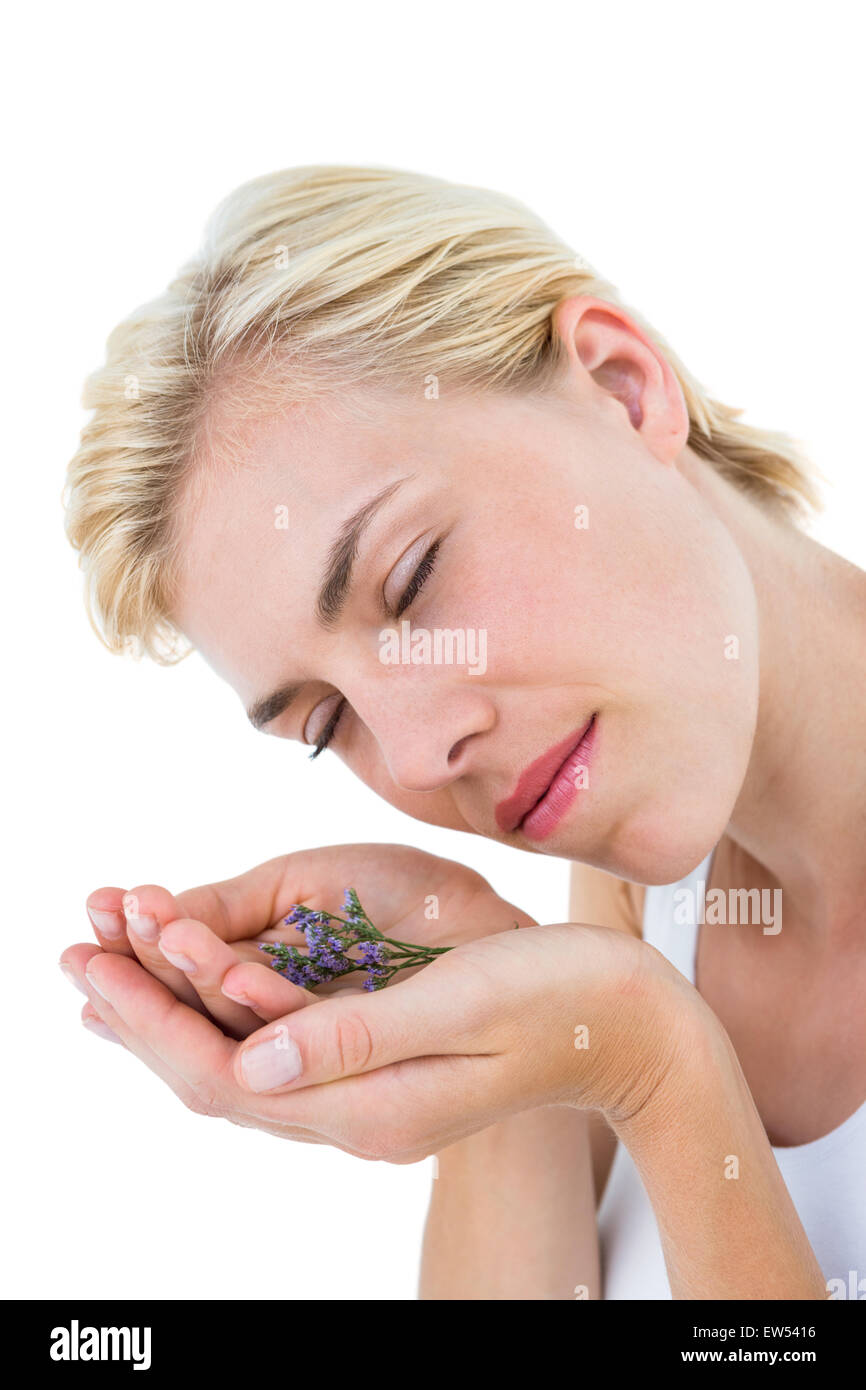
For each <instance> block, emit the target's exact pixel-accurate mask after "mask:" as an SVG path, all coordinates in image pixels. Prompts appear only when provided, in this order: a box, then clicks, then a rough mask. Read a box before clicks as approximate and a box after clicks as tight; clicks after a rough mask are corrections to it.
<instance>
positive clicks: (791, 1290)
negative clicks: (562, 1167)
mask: <svg viewBox="0 0 866 1390" xmlns="http://www.w3.org/2000/svg"><path fill="white" fill-rule="evenodd" d="M704 1007H705V1017H704V1020H703V1026H698V1027H695V1028H694V1029H692V1030H691V1031H690V1032H689V1033H688V1035H687V1036H688V1039H689V1041H688V1046H687V1047H685V1048H684V1049H683V1053H682V1056H681V1058H680V1060H679V1063H678V1066H677V1067H676V1068H674V1069H673V1070H672V1072H671V1073H670V1074H669V1076H668V1077H667V1078H666V1081H665V1083H664V1085H663V1086H661V1087H660V1088H659V1090H658V1091H657V1093H656V1094H655V1095H653V1096H652V1098H651V1099H650V1101H649V1102H648V1103H647V1105H646V1106H645V1107H644V1108H643V1109H642V1110H641V1111H639V1112H638V1114H637V1115H636V1116H635V1117H634V1118H633V1119H631V1120H627V1121H625V1122H624V1123H622V1124H618V1125H617V1131H618V1135H619V1138H620V1140H621V1142H623V1143H625V1144H626V1146H627V1148H628V1150H629V1152H630V1154H631V1156H632V1158H633V1159H634V1162H635V1165H636V1166H637V1169H638V1172H639V1173H640V1176H641V1180H642V1181H643V1184H644V1186H645V1188H646V1191H647V1195H648V1196H649V1199H650V1202H651V1203H652V1206H653V1210H654V1212H655V1216H656V1221H657V1222H658V1228H659V1233H660V1235H661V1241H662V1248H663V1250H664V1256H665V1265H666V1267H667V1272H668V1280H669V1282H670V1286H671V1293H672V1295H673V1297H674V1298H675V1299H709V1298H722V1299H825V1298H826V1297H827V1289H826V1285H825V1282H824V1276H823V1274H822V1273H821V1269H820V1266H819V1264H818V1261H817V1259H816V1257H815V1254H814V1251H813V1250H812V1247H811V1245H810V1244H809V1240H808V1237H807V1236H806V1233H805V1231H804V1229H803V1226H802V1223H801V1221H800V1218H799V1216H798V1214H797V1210H796V1208H795V1206H794V1203H793V1201H792V1200H791V1196H790V1193H789V1192H788V1189H787V1187H786V1186H785V1182H784V1180H783V1178H782V1175H781V1173H780V1172H779V1168H778V1165H777V1163H776V1160H775V1156H774V1154H773V1151H772V1149H771V1147H770V1143H769V1140H768V1139H767V1135H766V1132H765V1130H764V1127H763V1124H762V1123H761V1118H760V1116H759V1114H758V1112H757V1109H756V1108H755V1103H754V1101H753V1099H752V1095H751V1092H750V1091H749V1087H748V1083H747V1082H746V1079H745V1077H744V1075H743V1072H742V1068H741V1067H740V1064H739V1062H738V1060H737V1055H736V1052H735V1051H734V1047H733V1044H732V1043H731V1040H730V1038H729V1037H728V1035H727V1033H726V1032H725V1030H724V1028H723V1027H722V1025H721V1024H720V1023H719V1022H718V1019H716V1017H715V1015H714V1014H713V1013H712V1012H711V1010H710V1009H709V1008H707V1007H706V1006H704ZM699 1022H700V1020H699Z"/></svg>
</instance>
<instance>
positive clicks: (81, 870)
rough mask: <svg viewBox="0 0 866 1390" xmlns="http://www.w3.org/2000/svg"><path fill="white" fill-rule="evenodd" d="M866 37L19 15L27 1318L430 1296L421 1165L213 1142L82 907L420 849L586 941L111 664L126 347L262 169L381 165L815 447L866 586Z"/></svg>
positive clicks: (233, 721) (529, 14)
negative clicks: (572, 264)
mask: <svg viewBox="0 0 866 1390" xmlns="http://www.w3.org/2000/svg"><path fill="white" fill-rule="evenodd" d="M858 14H859V9H858V7H857V6H855V5H853V4H840V3H826V0H825V3H823V4H821V5H820V6H814V5H809V6H801V5H797V4H793V5H792V4H782V3H778V4H777V3H757V4H756V3H750V4H742V3H730V0H728V2H727V3H725V4H721V3H714V4H696V3H684V4H674V3H663V2H661V3H660V0H656V2H655V3H654V4H651V5H647V4H644V3H622V2H620V3H618V4H616V5H611V6H608V5H604V4H600V3H596V4H592V5H583V4H569V5H562V6H561V7H560V6H558V5H552V4H546V3H534V4H532V5H528V6H523V7H516V6H515V7H512V8H509V7H507V6H505V7H503V6H501V5H494V4H472V3H465V0H464V3H460V4H453V3H442V0H440V2H439V3H437V4H435V5H432V6H411V5H406V4H402V5H397V4H379V5H377V4H375V3H374V4H369V5H357V4H349V3H343V4H333V3H332V4H328V5H326V6H322V7H321V9H319V10H318V11H317V8H316V7H315V6H308V5H303V6H293V5H291V4H288V5H287V4H283V3H274V4H267V3H256V2H255V0H245V3H244V4H243V5H231V6H224V7H220V6H214V5H210V4H207V5H205V4H201V5H199V4H184V3H174V4H164V3H153V0H151V2H150V3H148V4H147V5H138V6H129V7H116V6H115V5H108V4H106V5H101V4H93V3H86V4H80V3H79V4H73V5H70V6H65V5H64V6H61V5H56V6H52V5H48V6H44V5H43V6H39V7H35V8H31V9H28V10H27V11H26V13H25V12H24V11H23V8H22V9H19V10H18V12H17V15H16V18H15V20H14V21H13V28H12V34H11V36H10V38H11V42H12V51H11V52H10V54H9V58H8V73H7V77H6V79H5V97H4V101H5V102H7V103H8V110H7V112H6V113H5V118H4V131H5V134H6V141H7V144H8V145H9V148H10V156H9V158H8V160H7V162H6V176H5V182H6V189H5V192H6V194H7V198H8V204H7V208H6V212H5V214H4V227H3V230H4V236H5V237H6V238H7V242H8V245H7V247H6V249H5V252H4V256H3V269H4V276H3V306H4V311H5V313H4V318H5V325H4V327H5V332H4V333H3V335H2V336H3V341H4V346H5V349H6V353H7V364H6V367H5V370H4V373H3V382H4V385H5V386H6V387H7V388H8V394H7V400H6V405H5V409H4V434H5V439H4V444H5V448H4V461H3V462H4V471H3V480H4V497H5V501H6V505H5V509H4V510H5V515H4V525H3V545H2V553H3V564H4V567H5V569H6V571H7V572H6V574H5V576H4V583H3V592H4V596H5V599H6V610H5V617H4V632H3V636H4V641H3V650H4V653H5V657H6V660H5V663H4V675H3V693H4V698H5V701H6V705H7V708H6V712H5V718H4V721H3V727H4V734H5V737H6V746H5V751H4V767H5V768H6V769H8V773H9V775H8V777H7V786H6V793H5V798H4V799H5V809H6V815H7V826H6V830H5V834H4V846H5V848H6V850H7V856H6V864H5V872H4V875H3V885H4V888H5V898H6V912H5V925H6V943H7V945H6V954H5V961H4V967H3V972H4V989H3V995H4V1009H3V1015H4V1024H5V1029H4V1040H3V1066H4V1085H3V1097H4V1101H5V1112H6V1119H7V1125H6V1135H5V1139H4V1142H3V1165H4V1169H5V1176H4V1189H3V1192H4V1206H5V1215H4V1224H5V1227H6V1230H5V1240H4V1245H5V1258H4V1261H3V1266H4V1275H5V1277H6V1279H7V1281H8V1286H7V1288H5V1289H4V1290H3V1292H4V1293H5V1294H7V1295H8V1296H12V1297H43V1298H48V1297H69V1296H77V1297H85V1296H92V1297H101V1296H113V1297H120V1298H135V1297H144V1296H154V1297H165V1298H187V1297H207V1298H217V1297H235V1296H238V1297H243V1298H255V1299H265V1298H293V1297H297V1298H326V1299H353V1298H374V1299H389V1300H391V1299H412V1298H414V1297H415V1280H416V1273H417V1252H418V1243H419V1238H420V1232H421V1227H422V1223H423V1219H424V1212H425V1209H426V1203H427V1198H428V1193H429V1189H430V1184H431V1179H432V1160H427V1161H426V1162H425V1163H422V1164H419V1165H415V1166H412V1167H391V1166H389V1165H386V1164H367V1163H363V1162H362V1161H361V1160H357V1159H352V1158H349V1157H347V1156H346V1155H343V1154H341V1153H338V1152H331V1151H328V1150H327V1149H324V1148H320V1147H308V1146H305V1145H290V1144H286V1143H283V1142H281V1141H278V1140H276V1139H274V1138H271V1137H269V1136H265V1135H262V1134H258V1133H254V1132H252V1131H249V1130H242V1129H236V1128H234V1127H232V1126H230V1125H228V1124H225V1123H217V1122H213V1121H209V1120H206V1119H202V1118H200V1117H195V1116H193V1115H191V1114H189V1113H187V1112H186V1111H185V1110H184V1109H183V1108H182V1106H181V1105H180V1104H179V1103H178V1102H177V1101H176V1100H175V1099H174V1097H173V1096H172V1094H171V1093H170V1092H169V1091H168V1090H167V1089H166V1088H165V1087H164V1086H163V1084H162V1083H161V1082H160V1081H159V1080H157V1079H156V1078H155V1077H154V1076H152V1075H151V1074H150V1073H149V1072H148V1071H146V1070H145V1069H144V1068H143V1067H142V1066H141V1065H140V1064H139V1063H138V1062H137V1061H136V1060H135V1059H134V1058H132V1057H131V1056H130V1055H128V1054H127V1053H125V1052H124V1051H123V1050H121V1049H120V1048H118V1047H112V1046H111V1045H109V1044H107V1043H104V1042H102V1041H100V1040H99V1039H97V1038H95V1037H93V1036H92V1035H90V1034H89V1033H87V1032H86V1031H85V1030H84V1029H83V1028H82V1027H81V1026H80V1024H79V1023H78V1021H77V1020H78V1013H79V1008H80V1005H81V1003H82V1000H81V998H80V996H78V995H77V994H74V993H73V991H72V990H71V988H70V987H69V985H68V984H67V983H66V982H65V980H64V979H63V977H62V976H61V974H60V972H59V970H58V969H57V965H56V962H57V958H58V956H59V955H60V952H61V951H62V950H63V948H64V947H65V946H67V945H69V944H70V943H72V942H73V941H79V940H87V939H89V930H88V926H87V922H86V918H85V913H84V907H83V904H84V899H85V896H86V894H87V893H88V892H89V891H90V890H91V889H92V888H93V887H95V886H98V885H100V884H103V883H119V884H122V885H127V886H131V885H133V884H135V883H140V882H146V881H157V882H164V883H165V884H166V885H167V886H169V887H170V888H173V889H175V890H177V891H179V890H180V889H182V888H183V887H187V886H190V885H191V884H193V883H198V882H204V881H208V880H210V879H214V878H222V877H225V876H226V875H228V874H231V873H235V872H239V871H241V870H243V869H245V868H247V867H249V866H251V865H253V864H255V863H257V862H259V861H261V860H263V859H266V858H269V857H270V856H272V855H274V854H277V853H280V852H282V851H284V850H287V849H293V848H300V847H303V846H307V845H314V844H323V843H340V842H343V841H347V840H357V839H363V840H398V841H405V842H408V843H411V844H415V845H419V846H421V847H423V848H428V849H431V850H434V851H436V852H439V853H445V854H448V855H451V856H452V857H454V858H457V859H462V860H464V861H465V862H467V863H470V864H472V865H474V866H475V867H477V868H479V869H480V870H481V871H482V872H484V873H485V874H487V875H488V876H489V877H491V878H492V880H493V882H494V884H495V885H496V886H497V887H498V889H499V890H500V891H501V892H502V893H503V894H504V895H505V896H506V897H509V898H513V899H515V900H517V901H519V902H520V903H521V904H522V905H523V906H524V907H525V908H526V909H527V910H528V911H530V912H532V913H533V914H534V915H535V916H537V917H538V918H540V919H541V920H542V921H545V920H546V921H557V920H562V919H563V917H564V916H565V915H566V901H567V899H566V883H567V872H566V865H565V864H564V863H563V862H558V861H551V860H546V859H544V858H542V857H540V856H529V855H523V854H518V853H514V852H513V851H510V850H508V849H505V848H504V847H502V846H497V845H495V844H491V843H486V842H484V841H481V840H478V839H475V838H472V837H468V836H464V835H460V834H456V833H452V832H446V831H436V830H434V829H431V828H429V827H427V826H423V825H420V824H417V823H415V822H414V821H412V820H410V819H408V818H407V817H404V816H401V815H400V814H399V813H398V812H397V811H394V810H392V809H391V808H389V807H388V806H387V805H385V804H384V803H378V802H377V801H376V800H375V799H374V798H373V797H372V795H371V793H369V792H368V791H367V790H366V788H364V787H363V786H361V784H360V783H358V784H353V780H352V778H351V776H350V774H349V773H348V771H347V770H346V769H345V768H344V767H343V766H342V764H341V763H340V762H339V761H338V760H337V759H336V758H327V757H326V758H322V759H321V760H320V761H318V762H317V763H316V764H314V765H313V764H310V763H309V762H308V761H307V760H306V759H305V757H304V754H303V752H302V750H301V749H300V747H298V746H295V745H291V744H286V743H284V742H280V741H277V740H274V739H266V738H263V737H262V736H260V735H256V734H254V733H253V732H252V730H251V729H250V727H249V726H248V725H247V723H246V722H245V719H244V717H243V714H242V712H241V709H240V705H239V703H238V701H237V700H236V697H235V696H234V694H233V693H232V692H231V691H230V690H229V689H228V688H227V687H224V686H222V685H221V684H220V683H219V682H218V681H217V679H216V677H214V676H213V675H212V674H211V673H210V672H209V671H208V670H207V669H206V668H205V667H204V665H203V664H202V663H201V662H200V661H199V660H198V659H197V658H195V657H193V658H192V659H191V660H189V661H188V662H186V663H184V664H183V665H182V666H181V667H179V668H178V669H176V670H163V669H159V668H157V667H155V666H152V665H148V664H137V663H134V662H130V661H124V660H121V659H120V658H117V657H113V656H110V655H108V654H107V653H106V652H105V651H104V650H103V649H102V648H101V647H100V645H99V643H98V642H97V640H96V638H95V637H94V636H93V635H92V633H91V631H90V629H89V627H88V625H87V622H86V619H85V617H84V612H83V608H82V604H81V600H80V590H79V581H78V576H77V572H76V562H75V557H74V555H73V553H72V551H71V550H70V549H69V547H68V546H67V544H66V541H65V538H64V535H63V531H62V517H61V509H60V490H61V486H62V482H63V473H64V468H65V464H66V461H67V459H68V458H69V456H70V454H71V453H72V452H73V450H74V448H75V445H76V440H77V434H78V431H79V429H80V427H81V424H82V422H83V419H84V416H83V413H82V411H81V409H80V405H79V397H80V390H81V384H82V381H83V379H84V376H85V375H86V373H87V372H88V371H89V370H90V369H91V368H93V367H94V366H96V365H97V364H98V363H99V362H100V361H101V360H102V352H103V345H104V341H105V338H106V336H107V334H108V332H109V330H110V329H111V328H112V327H113V326H114V324H115V323H116V322H117V321H118V320H119V319H120V318H121V317H123V316H125V314H126V313H127V312H128V311H129V310H131V309H132V308H133V307H134V306H136V305H137V304H139V303H140V302H141V301H143V300H145V299H148V298H150V297H152V296H153V295H154V294H156V293H157V292H159V291H160V290H161V289H162V288H163V286H164V284H165V283H166V282H167V280H168V279H169V277H170V276H171V275H172V274H173V272H174V271H175V270H176V269H177V268H178V267H179V265H180V264H181V263H182V262H183V261H185V260H186V259H187V257H188V256H189V255H190V254H191V253H192V252H194V251H195V249H196V247H197V245H198V241H199V237H200V234H201V230H202V227H203V224H204V220H205V218H206V216H207V214H208V213H209V212H210V210H211V208H212V207H213V206H214V205H215V203H216V202H217V201H218V200H219V199H220V198H221V197H222V196H223V195H224V194H226V193H227V192H229V191H230V190H231V189H232V188H233V187H235V186H236V185H237V184H238V183H240V182H242V181H244V180H246V179H248V178H250V177H253V176H255V175H257V174H259V173H264V172H267V171H269V170H272V169H275V168H280V167H285V166H289V165H297V164H309V163H317V162H334V163H358V164H363V163H372V164H385V165H391V166H396V167H405V168H414V169H418V170H421V171H424V172H427V173H432V174H435V175H438V176H441V177H446V178H451V179H454V180H457V181H460V182H468V183H477V184H483V185H487V186H490V187H495V188H500V189H502V190H504V191H506V192H508V193H510V194H512V195H514V196H517V197H519V198H521V199H522V200H523V201H524V202H526V203H528V204H529V205H530V206H531V207H533V208H534V209H535V210H536V211H538V212H539V213H540V214H541V215H542V216H543V217H545V219H546V220H547V221H548V222H550V223H551V224H552V225H553V226H554V227H555V228H556V230H557V231H559V232H560V233H561V234H562V235H563V236H564V237H565V238H566V239H568V240H569V241H571V243H572V244H573V245H574V247H575V250H577V251H580V252H582V253H583V254H584V255H585V256H586V257H587V258H588V259H589V260H590V261H591V262H592V263H593V264H594V265H595V266H596V267H597V268H598V269H599V270H600V271H601V273H602V274H604V275H605V276H607V277H608V278H609V279H611V280H612V281H613V282H614V283H615V284H617V285H618V286H619V288H620V290H621V292H622V294H623V295H624V297H625V300H626V302H627V303H630V304H632V305H633V306H634V307H636V308H637V309H639V310H640V311H641V312H642V313H644V314H645V315H646V316H647V317H648V318H649V320H650V322H653V323H654V324H655V325H656V327H657V328H658V329H659V330H660V331H661V332H662V333H663V334H664V335H665V337H666V338H667V339H668V341H669V342H670V343H671V344H672V346H673V347H674V348H675V349H676V350H677V351H678V352H679V353H680V355H681V356H682V358H683V360H684V361H685V362H686V363H687V364H688V365H689V366H690V367H691V369H692V370H693V371H694V372H695V374H696V375H697V376H698V378H699V379H700V380H702V381H703V382H704V383H705V385H707V387H708V388H709V389H710V391H711V392H712V394H714V395H716V396H717V397H718V398H719V399H721V400H724V401H727V402H729V403H731V404H734V405H739V406H745V407H747V412H748V418H750V419H752V420H753V421H754V422H755V423H759V424H764V425H768V426H772V427H777V428H781V429H785V430H788V431H789V432H791V433H793V434H794V435H795V436H797V437H799V438H800V439H801V440H803V441H804V443H805V444H806V446H807V448H808V449H809V451H810V452H811V454H812V456H813V457H814V459H815V460H816V462H817V463H818V464H819V466H820V467H821V469H822V470H823V472H824V473H825V475H826V476H827V478H828V480H829V486H828V487H827V489H826V492H825V496H826V501H827V513H826V515H825V516H824V517H823V518H822V519H821V521H820V522H819V523H818V525H817V526H816V527H815V528H814V533H815V534H816V535H817V536H818V537H819V538H820V539H822V540H823V541H824V542H825V543H826V544H829V545H831V546H832V547H833V548H835V549H837V550H839V551H840V552H842V553H843V554H845V555H847V556H848V557H849V558H851V559H853V560H855V561H857V562H858V563H861V564H862V563H863V558H864V548H863V545H862V542H861V530H862V525H863V515H864V510H863V504H864V500H866V499H864V487H863V471H864V445H863V425H862V403H863V369H864V354H863V340H862V325H863V313H864V275H863V245H864V228H863V217H862V207H861V194H862V181H863V163H862V157H863V156H862V151H863V133H864V130H863V124H864V122H863V117H864V112H863V103H862V98H861V96H860V95H859V93H861V92H862V86H863V84H862V72H861V62H862V52H863V48H862V42H861V38H862V36H861V35H860V34H858V32H857V26H858ZM300 793H303V810H302V811H300V810H298V809H297V799H298V797H299V794H300ZM275 1207H279V1208H280V1212H281V1214H280V1215H274V1214H273V1211H274V1208H275Z"/></svg>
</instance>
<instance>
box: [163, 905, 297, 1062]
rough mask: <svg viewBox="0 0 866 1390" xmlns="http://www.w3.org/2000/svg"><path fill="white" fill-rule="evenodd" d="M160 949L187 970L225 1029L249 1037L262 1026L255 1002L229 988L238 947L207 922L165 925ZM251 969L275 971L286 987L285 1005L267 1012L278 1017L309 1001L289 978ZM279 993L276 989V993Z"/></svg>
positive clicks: (282, 994)
mask: <svg viewBox="0 0 866 1390" xmlns="http://www.w3.org/2000/svg"><path fill="white" fill-rule="evenodd" d="M159 949H160V952H161V953H162V955H163V956H165V958H166V960H167V961H168V962H169V964H171V965H173V966H174V967H175V968H176V969H178V970H180V971H182V972H183V974H185V975H186V977H187V979H188V980H189V982H190V984H191V985H192V987H193V988H194V989H195V991H196V993H197V994H198V996H199V999H200V1000H201V1002H202V1003H203V1004H204V1006H205V1008H206V1009H207V1011H208V1013H209V1014H210V1015H211V1017H212V1018H213V1019H215V1021H216V1022H217V1023H218V1024H219V1025H220V1027H221V1028H223V1029H224V1030H225V1031H227V1032H229V1033H231V1034H232V1035H233V1036H235V1037H238V1038H245V1037H246V1036H247V1035H248V1034H249V1033H252V1032H254V1031H255V1029H257V1028H259V1027H260V1026H261V1018H262V1016H260V1015H259V1013H258V1012H254V1005H253V1004H252V1003H250V1002H249V1001H247V999H246V998H244V997H243V991H240V993H238V992H237V991H234V990H226V989H225V988H224V981H225V979H226V977H227V976H228V975H229V974H230V973H231V972H232V971H233V969H235V968H237V967H238V954H237V948H236V947H234V946H228V945H227V944H226V943H225V942H224V941H222V940H221V939H220V937H218V936H216V935H215V934H214V932H212V931H211V930H210V928H209V927H206V926H205V925H204V923H203V922H195V921H192V920H190V919H183V918H181V919H180V920H179V921H176V922H170V923H169V924H168V926H167V927H164V928H163V930H162V933H161V935H160V938H159ZM246 968H247V969H249V970H253V971H255V970H263V973H264V974H265V975H268V974H272V975H273V976H274V980H275V982H276V983H277V985H283V986H285V988H284V989H280V990H279V991H278V998H279V1000H280V1001H281V1006H280V1007H279V1008H277V1009H276V1011H275V1012H273V1013H270V1014H266V1015H263V1017H266V1018H278V1017H280V1015H281V1014H284V1013H289V1012H290V1011H291V1010H292V1009H294V1008H298V1007H300V1006H301V1005H302V1004H303V1003H305V1002H306V1000H305V998H304V996H305V995H306V991H305V990H303V989H300V988H299V987H298V986H297V985H293V984H290V983H289V981H288V980H285V979H282V980H281V979H280V978H279V977H278V976H276V975H275V974H274V972H273V971H270V972H269V971H268V969H267V967H262V966H259V965H250V966H247V967H246ZM275 993H276V992H275Z"/></svg>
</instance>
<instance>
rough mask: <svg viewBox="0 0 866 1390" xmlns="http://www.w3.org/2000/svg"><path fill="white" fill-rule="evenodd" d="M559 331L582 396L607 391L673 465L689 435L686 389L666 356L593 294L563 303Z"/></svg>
mask: <svg viewBox="0 0 866 1390" xmlns="http://www.w3.org/2000/svg"><path fill="white" fill-rule="evenodd" d="M553 331H554V334H555V335H556V336H557V337H558V338H559V339H560V340H561V347H562V350H563V351H564V353H565V354H566V355H567V359H568V372H569V375H570V376H571V377H572V378H573V384H574V386H575V388H576V389H577V390H578V391H579V393H580V395H581V396H585V395H586V393H587V392H602V393H603V394H604V395H605V396H606V397H607V398H608V399H611V398H612V399H613V400H615V401H618V402H619V404H620V405H621V406H622V407H623V408H624V411H625V415H626V418H627V419H628V421H629V423H630V424H631V426H632V428H633V429H635V430H636V431H637V433H638V434H639V435H640V436H641V438H642V439H643V441H644V443H645V444H646V446H647V448H648V449H649V450H650V451H651V452H652V453H653V454H655V456H656V457H657V458H658V459H660V460H661V461H662V462H664V463H672V462H673V461H674V459H676V457H677V456H678V454H679V453H680V451H681V450H682V449H683V448H684V447H685V445H686V443H687V441H688V437H689V428H690V422H689V412H688V407H687V406H686V402H685V397H684V396H683V391H682V387H681V386H680V383H679V381H678V380H677V377H676V375H675V374H674V371H673V369H672V367H671V365H670V363H669V362H668V360H667V358H666V357H665V355H664V352H663V351H662V350H661V348H659V347H658V346H657V345H656V344H655V343H653V342H651V340H650V339H649V338H648V337H647V335H646V333H645V332H644V331H643V329H641V328H639V327H638V325H637V324H636V323H635V322H634V320H633V319H632V318H630V317H629V315H628V314H627V313H626V312H625V310H624V309H620V307H619V306H618V305H616V304H609V303H608V302H607V300H604V299H596V298H595V297H594V296H592V295H585V294H582V295H573V296H572V297H571V298H570V299H563V300H560V302H559V304H557V306H556V308H555V309H554V311H553Z"/></svg>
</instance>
